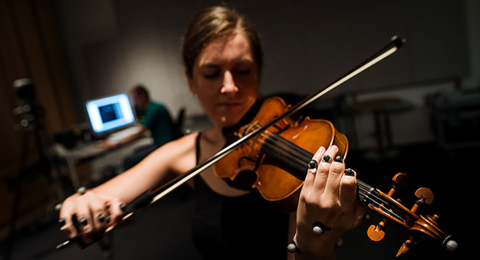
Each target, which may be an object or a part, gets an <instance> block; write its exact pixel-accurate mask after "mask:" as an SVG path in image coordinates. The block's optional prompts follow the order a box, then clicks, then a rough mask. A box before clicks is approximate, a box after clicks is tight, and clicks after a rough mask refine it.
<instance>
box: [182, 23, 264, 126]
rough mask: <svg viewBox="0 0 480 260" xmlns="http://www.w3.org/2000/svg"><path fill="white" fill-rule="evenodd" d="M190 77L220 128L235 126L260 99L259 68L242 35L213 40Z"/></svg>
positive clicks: (204, 106) (196, 63) (199, 97)
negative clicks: (258, 96)
mask: <svg viewBox="0 0 480 260" xmlns="http://www.w3.org/2000/svg"><path fill="white" fill-rule="evenodd" d="M186 74H187V80H188V85H189V87H190V90H191V91H192V93H194V94H196V95H197V96H198V99H199V100H200V103H201V104H202V106H203V109H204V110H205V113H207V115H208V116H209V117H210V118H211V119H212V120H213V123H214V124H215V125H216V126H219V127H230V126H233V125H235V124H236V123H238V122H239V121H240V119H241V118H242V117H243V116H244V115H245V113H246V112H247V111H248V109H249V108H250V107H251V106H252V105H253V104H254V103H255V100H256V99H257V89H258V67H257V64H256V62H255V60H254V59H253V56H252V52H251V50H250V44H249V42H248V40H247V38H246V37H245V36H244V35H243V34H242V33H240V32H233V33H231V34H227V35H224V36H221V37H219V38H216V39H214V40H212V41H211V42H210V43H209V44H208V45H207V46H206V47H205V48H204V49H203V50H202V52H201V53H200V55H199V56H198V57H197V59H196V61H195V63H194V66H193V69H192V76H189V75H188V73H186Z"/></svg>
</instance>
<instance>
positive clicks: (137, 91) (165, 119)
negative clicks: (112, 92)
mask: <svg viewBox="0 0 480 260" xmlns="http://www.w3.org/2000/svg"><path fill="white" fill-rule="evenodd" d="M131 97H132V101H133V103H134V106H135V110H136V111H137V117H138V119H139V121H140V123H141V124H142V126H143V127H141V128H140V130H139V131H138V132H137V135H138V136H142V135H143V134H144V133H145V131H147V130H150V132H151V136H152V138H153V141H154V144H155V146H156V147H160V146H162V145H163V144H166V143H168V142H170V141H172V140H173V139H174V131H173V123H172V117H171V116H170V113H169V112H168V110H167V108H166V107H165V106H164V105H163V104H160V103H157V102H154V101H151V100H150V95H149V93H148V91H147V89H146V88H145V87H144V86H143V85H137V86H135V87H134V88H133V89H132V91H131ZM137 138H138V137H137ZM127 141H128V140H127Z"/></svg>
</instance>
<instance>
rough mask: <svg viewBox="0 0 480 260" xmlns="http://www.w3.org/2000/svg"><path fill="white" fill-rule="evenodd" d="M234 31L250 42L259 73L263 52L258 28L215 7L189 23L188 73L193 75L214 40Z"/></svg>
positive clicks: (184, 50) (186, 44) (185, 54)
mask: <svg viewBox="0 0 480 260" xmlns="http://www.w3.org/2000/svg"><path fill="white" fill-rule="evenodd" d="M234 30H238V31H240V32H242V33H243V34H244V35H245V37H246V38H247V39H248V41H249V43H250V49H251V51H252V55H253V59H254V60H255V62H256V63H257V66H258V70H259V71H260V70H261V69H262V65H263V51H262V44H261V41H260V36H259V34H258V31H257V29H256V27H255V25H254V24H253V23H251V22H249V21H248V20H247V19H246V18H245V17H243V16H241V15H240V14H238V13H237V12H235V11H234V10H232V9H229V8H227V7H223V6H215V7H208V8H205V9H203V10H201V11H200V12H198V13H197V14H196V15H195V16H194V17H193V19H192V21H190V25H189V27H188V29H187V32H186V33H185V36H184V38H183V44H182V58H183V63H184V66H185V67H186V68H187V72H188V74H189V75H190V76H191V75H192V69H193V65H194V63H195V59H196V58H197V57H198V55H199V54H200V52H201V51H202V50H203V48H205V47H206V46H207V44H208V43H209V42H210V41H211V40H213V39H215V38H218V37H220V36H222V35H225V34H228V33H231V32H232V31H234Z"/></svg>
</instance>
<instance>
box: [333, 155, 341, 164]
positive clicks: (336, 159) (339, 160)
mask: <svg viewBox="0 0 480 260" xmlns="http://www.w3.org/2000/svg"><path fill="white" fill-rule="evenodd" d="M333 160H334V161H336V162H338V163H342V162H343V160H342V157H341V156H340V155H337V156H335V159H333Z"/></svg>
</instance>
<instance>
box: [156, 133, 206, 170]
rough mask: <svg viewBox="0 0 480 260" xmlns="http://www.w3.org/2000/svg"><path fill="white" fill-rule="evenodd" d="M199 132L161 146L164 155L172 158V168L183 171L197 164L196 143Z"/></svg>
mask: <svg viewBox="0 0 480 260" xmlns="http://www.w3.org/2000/svg"><path fill="white" fill-rule="evenodd" d="M198 134H199V133H192V134H188V135H185V136H183V137H181V138H179V139H177V140H174V141H171V142H169V143H167V144H165V145H163V146H162V147H160V148H159V150H161V151H162V152H161V154H162V156H165V157H168V158H169V159H170V160H169V161H170V162H171V167H172V170H174V171H175V172H179V173H183V172H185V171H186V170H188V169H189V168H193V167H194V166H195V163H196V162H195V158H196V152H195V143H196V139H197V136H198Z"/></svg>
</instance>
